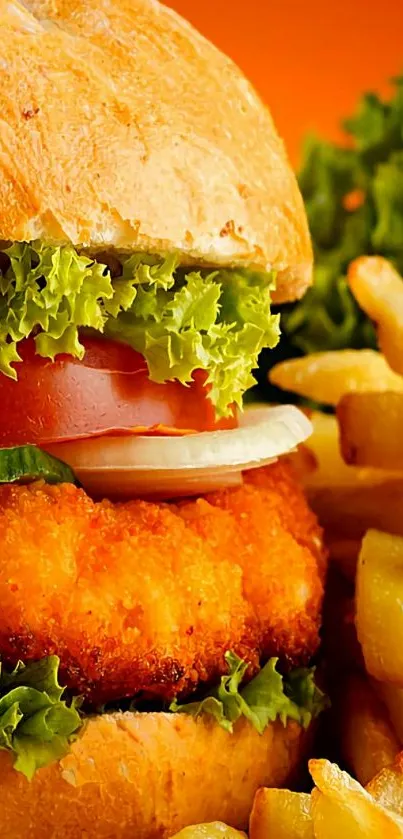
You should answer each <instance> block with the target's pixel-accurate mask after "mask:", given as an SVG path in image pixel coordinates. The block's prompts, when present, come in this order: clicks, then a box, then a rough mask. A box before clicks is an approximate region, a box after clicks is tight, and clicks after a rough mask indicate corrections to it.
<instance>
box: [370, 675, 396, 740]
mask: <svg viewBox="0 0 403 839" xmlns="http://www.w3.org/2000/svg"><path fill="white" fill-rule="evenodd" d="M373 688H374V690H375V692H376V693H377V694H378V696H379V697H380V698H381V699H382V702H383V703H384V705H385V707H386V708H387V710H388V714H389V719H390V721H391V723H392V725H393V728H394V730H395V732H396V735H397V737H398V738H399V741H400V744H401V745H402V746H403V688H399V687H397V686H396V685H392V684H391V683H390V682H378V681H376V679H373Z"/></svg>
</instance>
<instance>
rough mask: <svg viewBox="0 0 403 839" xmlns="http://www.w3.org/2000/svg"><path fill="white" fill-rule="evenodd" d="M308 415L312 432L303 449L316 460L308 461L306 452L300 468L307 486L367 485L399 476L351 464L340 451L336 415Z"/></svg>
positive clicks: (314, 412) (386, 471)
mask: <svg viewBox="0 0 403 839" xmlns="http://www.w3.org/2000/svg"><path fill="white" fill-rule="evenodd" d="M309 418H310V420H311V423H312V427H313V432H312V435H311V437H310V438H309V440H308V441H307V442H306V443H305V444H304V449H305V450H307V451H309V452H311V456H312V457H313V460H311V461H308V455H306V454H305V455H303V457H304V460H305V470H304V467H303V466H301V468H300V475H301V477H302V480H303V483H304V485H305V486H306V487H307V488H309V489H311V488H318V487H320V488H322V487H323V488H329V487H357V486H359V487H360V486H363V487H367V486H374V485H376V484H382V483H384V482H385V481H386V480H388V479H389V478H392V480H394V479H395V478H396V472H391V471H390V470H383V469H367V468H365V469H360V468H358V467H356V466H348V465H347V464H346V463H345V462H344V460H343V458H342V456H341V453H340V443H339V427H338V423H337V420H336V417H334V416H331V415H330V414H323V413H321V411H313V412H312V414H311V415H310V417H309ZM315 464H316V468H315ZM402 478H403V474H402Z"/></svg>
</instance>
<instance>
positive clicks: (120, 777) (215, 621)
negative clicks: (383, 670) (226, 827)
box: [0, 0, 326, 839]
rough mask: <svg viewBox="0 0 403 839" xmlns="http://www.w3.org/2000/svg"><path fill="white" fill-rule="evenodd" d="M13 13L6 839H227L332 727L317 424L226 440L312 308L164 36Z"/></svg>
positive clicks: (272, 411) (4, 377)
mask: <svg viewBox="0 0 403 839" xmlns="http://www.w3.org/2000/svg"><path fill="white" fill-rule="evenodd" d="M0 9H1V29H2V45H1V49H0V69H1V75H0V104H1V131H0V190H1V195H2V207H1V211H0V239H1V243H0V569H1V573H0V610H1V616H2V617H1V622H0V656H1V673H0V747H1V750H0V787H1V799H0V820H1V825H2V836H3V837H4V839H22V837H25V836H27V837H28V836H29V837H30V839H39V837H41V839H43V838H44V837H52V839H56V837H60V838H61V837H63V839H69V838H70V839H76V837H81V836H82V837H84V836H85V837H87V839H92V837H97V839H101V838H102V839H106V837H109V838H110V839H112V837H113V839H129V837H130V838H131V839H133V837H136V839H167V837H169V836H171V835H172V834H174V833H175V832H176V831H177V830H179V829H180V828H181V827H183V826H184V825H186V824H191V823H194V822H198V821H209V820H213V819H214V820H216V819H221V820H223V821H225V822H228V823H229V824H232V825H233V826H235V827H239V828H243V827H245V826H246V824H247V820H248V814H249V811H250V808H251V804H252V800H253V796H254V793H255V791H256V789H257V788H258V787H259V786H261V785H263V784H265V785H271V786H282V785H285V784H290V783H292V782H293V779H295V777H296V775H297V773H298V770H299V767H300V766H301V762H302V761H303V759H304V757H305V755H306V753H307V749H308V748H309V745H310V743H311V740H312V730H313V729H312V724H313V720H314V718H315V717H316V716H317V714H318V712H319V710H320V709H321V707H322V706H323V695H322V694H321V692H320V690H319V689H318V687H317V686H316V684H315V675H314V669H313V667H312V664H313V663H314V662H315V656H316V654H317V650H318V645H319V631H320V612H321V603H322V595H323V582H324V575H325V564H326V563H325V553H324V549H323V545H322V538H321V531H320V528H319V527H318V524H317V522H316V520H315V517H314V515H313V514H312V513H311V511H310V510H309V508H308V506H307V504H306V501H305V499H304V497H303V494H302V492H301V490H300V488H299V486H298V483H297V481H296V479H295V477H294V475H293V472H292V466H291V465H290V459H289V457H288V455H289V453H290V452H291V451H292V450H293V449H295V447H296V446H297V445H298V443H300V442H302V441H303V440H304V439H305V438H306V436H307V435H308V434H309V421H308V420H307V418H306V417H305V416H304V415H303V414H301V413H300V412H299V411H298V410H297V409H296V408H294V407H292V406H279V407H253V406H251V407H248V408H247V409H246V410H244V411H242V405H243V396H244V394H245V392H246V391H247V390H248V388H249V387H250V385H251V384H252V383H253V381H254V379H253V369H254V368H255V367H256V365H257V362H258V357H259V353H260V351H261V350H262V349H263V348H268V347H273V346H274V345H275V344H276V343H277V341H278V339H279V317H278V314H276V313H275V312H273V311H272V309H271V306H272V304H277V303H279V302H282V301H286V300H293V299H296V298H298V297H299V296H300V295H302V293H303V292H304V290H305V288H306V287H307V286H308V284H309V282H310V279H311V264H312V255H311V246H310V240H309V234H308V229H307V223H306V218H305V214H304V209H303V204H302V200H301V197H300V194H299V191H298V187H297V184H296V181H295V178H294V175H293V173H292V171H291V169H290V166H289V164H288V161H287V158H286V155H285V152H284V148H283V145H282V143H281V141H280V139H279V138H278V136H277V133H276V131H275V128H274V125H273V122H272V119H271V117H270V114H269V113H268V111H267V109H266V108H265V107H264V106H263V105H262V103H261V102H260V101H259V99H258V97H257V96H256V94H255V93H254V91H253V90H252V88H251V87H250V85H249V84H248V83H247V81H246V80H245V79H244V77H243V76H242V74H241V73H240V72H239V71H238V69H237V68H236V67H235V66H234V65H233V64H232V62H231V61H230V60H229V59H227V58H225V57H224V56H223V55H221V53H219V52H218V51H217V50H216V49H215V48H214V47H213V46H212V45H211V44H209V43H208V42H207V41H206V40H205V39H204V38H202V37H201V36H200V35H199V34H198V33H197V32H195V31H194V30H193V29H192V28H191V26H190V25H188V24H187V23H186V22H185V21H184V20H182V19H181V18H180V17H179V16H178V15H177V14H175V12H173V11H172V10H170V9H168V8H165V7H164V6H162V5H160V4H159V3H158V2H156V0H26V2H25V3H24V4H20V3H18V2H16V0H7V2H4V1H3V2H1V4H0Z"/></svg>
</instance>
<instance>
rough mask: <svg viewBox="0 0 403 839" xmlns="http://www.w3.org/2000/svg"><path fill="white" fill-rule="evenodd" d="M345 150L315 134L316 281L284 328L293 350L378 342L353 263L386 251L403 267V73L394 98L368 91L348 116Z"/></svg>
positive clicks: (309, 159)
mask: <svg viewBox="0 0 403 839" xmlns="http://www.w3.org/2000/svg"><path fill="white" fill-rule="evenodd" d="M344 128H345V130H346V131H347V134H348V135H350V137H351V139H352V143H351V148H343V147H341V146H340V145H338V144H335V143H329V142H325V141H322V140H319V139H317V138H316V137H314V136H311V137H309V138H308V139H307V141H306V145H305V149H304V162H303V166H302V169H301V171H300V175H299V183H300V187H301V191H302V194H303V197H304V199H305V204H306V208H307V213H308V219H309V226H310V230H311V234H312V238H313V242H314V250H315V265H316V267H315V275H314V285H313V287H312V288H311V289H310V290H309V291H308V293H307V295H306V296H305V297H304V298H303V299H302V301H301V302H300V303H298V304H297V305H296V306H294V307H293V308H292V310H291V312H289V313H288V312H287V313H285V314H284V317H283V319H282V328H283V329H284V331H285V332H286V334H287V336H288V339H289V341H290V343H291V354H292V352H293V350H294V354H298V353H299V352H301V351H303V352H304V353H310V352H316V351H320V350H335V349H344V348H348V347H351V348H357V349H359V348H362V347H376V340H375V333H374V330H373V327H372V325H371V323H370V321H369V320H368V318H367V317H366V316H365V315H364V313H363V312H361V311H360V309H359V307H358V306H357V304H356V302H355V300H354V298H353V296H352V295H351V293H350V291H349V289H348V287H347V283H346V271H347V267H348V264H349V262H350V261H351V260H352V259H354V258H355V257H358V256H360V255H361V254H374V253H375V254H380V255H382V256H385V257H387V258H388V259H391V260H392V262H394V264H395V265H396V266H397V268H398V269H399V270H400V271H403V77H401V78H398V79H395V80H394V93H393V95H392V96H391V98H390V100H389V101H383V100H382V99H380V98H379V97H378V96H377V95H375V94H367V95H365V96H364V97H363V99H362V101H361V102H360V104H359V106H358V110H357V113H356V115H355V116H354V117H353V118H351V119H348V120H346V121H345V123H344Z"/></svg>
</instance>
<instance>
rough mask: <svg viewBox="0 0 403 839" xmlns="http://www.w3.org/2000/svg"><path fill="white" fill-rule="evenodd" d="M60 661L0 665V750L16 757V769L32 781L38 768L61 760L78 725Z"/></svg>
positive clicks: (77, 704)
mask: <svg viewBox="0 0 403 839" xmlns="http://www.w3.org/2000/svg"><path fill="white" fill-rule="evenodd" d="M58 668H59V659H58V657H57V656H48V657H47V658H42V659H41V660H40V661H36V662H32V663H31V664H27V665H25V664H23V663H22V662H19V663H18V664H17V666H16V668H15V669H14V670H13V671H12V672H10V673H9V672H7V671H6V670H5V669H4V668H3V667H2V666H1V668H0V749H5V750H7V751H10V752H11V753H12V754H13V755H14V768H15V769H16V770H17V771H18V772H21V773H22V774H23V775H25V777H26V778H28V780H31V778H32V777H33V775H34V774H35V772H36V770H37V769H40V768H41V767H42V766H47V765H48V764H49V763H51V762H52V761H54V760H59V759H60V758H61V757H63V755H65V754H66V752H67V751H68V749H69V744H70V742H71V740H72V738H73V737H74V735H75V734H76V733H77V732H78V730H79V728H80V727H81V725H82V719H81V716H80V714H79V711H78V708H79V707H80V700H79V699H78V698H76V699H75V700H73V701H72V702H71V703H70V704H69V703H67V702H66V700H63V699H62V696H63V693H64V688H62V687H61V686H60V685H59V682H58Z"/></svg>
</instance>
